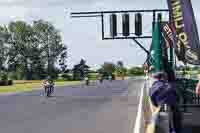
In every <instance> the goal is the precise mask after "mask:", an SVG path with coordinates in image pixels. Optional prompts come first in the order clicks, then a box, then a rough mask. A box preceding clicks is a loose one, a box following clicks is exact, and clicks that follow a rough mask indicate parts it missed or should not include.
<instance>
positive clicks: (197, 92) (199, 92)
mask: <svg viewBox="0 0 200 133" xmlns="http://www.w3.org/2000/svg"><path fill="white" fill-rule="evenodd" d="M195 91H196V94H198V95H200V82H199V83H198V84H197V87H196V89H195Z"/></svg>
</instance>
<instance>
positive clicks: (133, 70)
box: [128, 67, 144, 76]
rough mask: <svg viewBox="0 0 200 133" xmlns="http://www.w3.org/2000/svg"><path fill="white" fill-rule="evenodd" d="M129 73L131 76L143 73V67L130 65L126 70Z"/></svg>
mask: <svg viewBox="0 0 200 133" xmlns="http://www.w3.org/2000/svg"><path fill="white" fill-rule="evenodd" d="M128 73H129V75H131V76H139V75H143V74H144V68H143V67H132V68H130V69H129V70H128Z"/></svg>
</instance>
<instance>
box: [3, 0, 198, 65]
mask: <svg viewBox="0 0 200 133" xmlns="http://www.w3.org/2000/svg"><path fill="white" fill-rule="evenodd" d="M192 4H193V9H194V12H195V16H196V21H197V26H198V29H200V26H199V24H200V16H197V14H200V8H199V7H198V5H200V1H198V0H192ZM158 8H167V2H166V0H151V1H150V0H43V1H41V0H0V12H1V14H0V24H8V23H9V22H10V21H16V20H24V21H27V22H29V23H31V22H32V21H33V20H38V19H44V20H47V21H50V22H51V23H52V24H53V25H54V26H55V27H56V28H57V29H58V30H59V31H60V33H61V35H62V37H63V42H64V43H65V44H66V45H67V46H68V48H69V55H68V56H69V59H68V65H69V67H72V66H73V65H74V64H77V63H78V62H79V61H80V59H81V58H83V59H85V60H86V61H87V64H88V65H89V66H91V67H92V68H95V69H96V68H99V67H100V65H101V64H103V63H104V62H114V63H115V62H117V61H119V60H123V62H124V64H125V65H126V66H128V67H130V66H136V65H141V64H143V63H144V61H145V59H146V54H145V52H144V51H143V50H141V49H140V48H139V47H138V46H137V45H136V44H135V43H134V42H133V41H131V40H109V41H108V40H101V24H100V19H99V18H81V19H72V18H70V13H71V12H79V11H102V10H128V9H158ZM149 18H150V15H148V14H147V15H146V17H145V15H144V20H143V25H144V28H143V31H144V32H145V33H144V34H148V33H149V34H150V33H151V29H149V27H150V24H149V22H150V21H149ZM105 22H108V20H107V19H106V20H105ZM105 28H106V27H105ZM107 29H108V28H107ZM107 31H108V30H106V35H107V34H108V32H107ZM199 31H200V30H199ZM140 42H141V43H142V44H143V45H144V47H145V48H147V49H149V46H150V42H151V40H140Z"/></svg>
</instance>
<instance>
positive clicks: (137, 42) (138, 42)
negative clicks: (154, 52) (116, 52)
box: [132, 39, 150, 55]
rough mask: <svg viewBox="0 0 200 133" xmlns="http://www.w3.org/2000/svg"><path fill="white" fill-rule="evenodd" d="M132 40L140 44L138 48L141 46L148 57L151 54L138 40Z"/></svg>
mask: <svg viewBox="0 0 200 133" xmlns="http://www.w3.org/2000/svg"><path fill="white" fill-rule="evenodd" d="M132 40H133V41H135V43H136V44H138V46H139V47H140V48H141V49H143V50H144V51H145V52H146V53H147V55H149V54H150V53H149V51H148V50H147V49H146V48H145V47H143V46H142V45H141V44H140V42H138V41H137V40H136V39H132Z"/></svg>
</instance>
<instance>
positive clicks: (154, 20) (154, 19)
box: [152, 10, 156, 31]
mask: <svg viewBox="0 0 200 133" xmlns="http://www.w3.org/2000/svg"><path fill="white" fill-rule="evenodd" d="M155 22H156V11H155V10H153V26H152V27H153V28H152V31H153V30H154V27H155Z"/></svg>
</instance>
